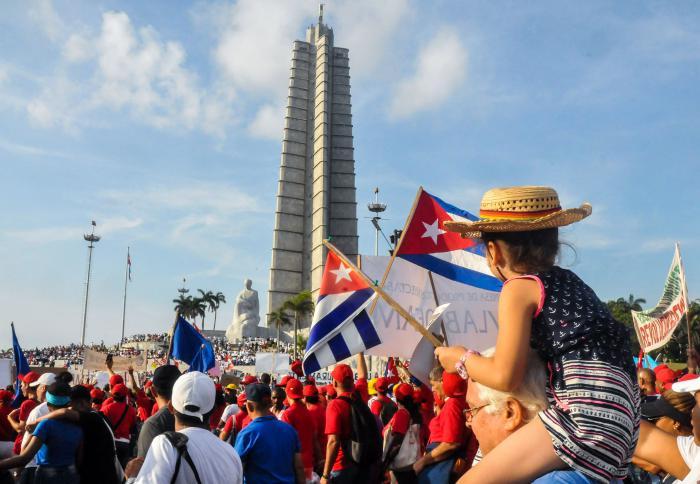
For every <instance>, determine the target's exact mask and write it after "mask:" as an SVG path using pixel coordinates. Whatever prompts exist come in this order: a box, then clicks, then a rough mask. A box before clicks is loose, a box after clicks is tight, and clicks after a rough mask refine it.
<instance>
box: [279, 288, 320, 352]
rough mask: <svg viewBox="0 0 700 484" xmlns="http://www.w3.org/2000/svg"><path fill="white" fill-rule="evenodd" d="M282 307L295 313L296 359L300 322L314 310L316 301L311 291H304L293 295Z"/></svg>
mask: <svg viewBox="0 0 700 484" xmlns="http://www.w3.org/2000/svg"><path fill="white" fill-rule="evenodd" d="M282 309H284V310H286V311H291V312H293V313H294V359H295V360H296V359H297V332H298V331H299V322H300V321H301V319H302V318H304V317H306V316H307V315H309V314H311V313H312V312H313V310H314V301H313V298H312V296H311V291H302V292H300V293H299V294H297V295H296V296H293V297H291V298H289V299H287V300H286V301H285V303H284V304H283V305H282Z"/></svg>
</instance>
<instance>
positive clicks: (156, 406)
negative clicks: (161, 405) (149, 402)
mask: <svg viewBox="0 0 700 484" xmlns="http://www.w3.org/2000/svg"><path fill="white" fill-rule="evenodd" d="M156 412H158V402H153V407H151V415H155V414H156Z"/></svg>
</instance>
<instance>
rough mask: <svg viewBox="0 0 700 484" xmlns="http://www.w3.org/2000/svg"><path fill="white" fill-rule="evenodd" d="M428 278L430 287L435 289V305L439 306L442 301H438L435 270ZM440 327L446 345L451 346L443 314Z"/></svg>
mask: <svg viewBox="0 0 700 484" xmlns="http://www.w3.org/2000/svg"><path fill="white" fill-rule="evenodd" d="M428 279H430V287H431V288H432V290H433V300H435V307H438V306H440V301H438V295H437V291H436V290H435V281H434V280H433V271H428ZM440 329H442V337H443V338H445V346H450V343H449V341H447V329H446V328H445V320H444V319H443V317H442V316H440Z"/></svg>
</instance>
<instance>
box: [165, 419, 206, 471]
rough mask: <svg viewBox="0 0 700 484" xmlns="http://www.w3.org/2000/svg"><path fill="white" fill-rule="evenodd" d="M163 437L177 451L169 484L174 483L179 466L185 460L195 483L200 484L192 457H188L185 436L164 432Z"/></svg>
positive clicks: (178, 433) (170, 431)
mask: <svg viewBox="0 0 700 484" xmlns="http://www.w3.org/2000/svg"><path fill="white" fill-rule="evenodd" d="M163 435H165V438H166V439H168V441H169V442H170V443H171V444H172V446H173V447H174V448H175V450H176V451H177V461H176V462H175V472H174V473H173V477H172V479H170V484H174V482H175V481H176V480H177V475H178V474H179V473H180V464H182V459H185V461H186V462H187V463H188V464H189V466H190V468H191V469H192V473H193V474H194V478H195V480H196V481H197V484H202V480H201V479H200V478H199V473H198V472H197V468H196V467H195V466H194V462H193V461H192V457H190V453H189V452H188V451H187V436H186V435H185V434H183V433H180V432H175V431H172V430H169V431H167V432H164V433H163Z"/></svg>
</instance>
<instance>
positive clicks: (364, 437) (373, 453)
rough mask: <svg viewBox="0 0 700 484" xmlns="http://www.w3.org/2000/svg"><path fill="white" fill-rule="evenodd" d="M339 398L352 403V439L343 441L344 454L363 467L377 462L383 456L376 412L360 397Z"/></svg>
mask: <svg viewBox="0 0 700 484" xmlns="http://www.w3.org/2000/svg"><path fill="white" fill-rule="evenodd" d="M338 398H339V399H340V400H344V401H345V402H347V403H348V404H349V405H350V439H348V440H345V441H343V442H341V446H342V448H343V454H345V455H346V456H347V457H348V458H349V459H350V460H351V461H352V462H354V463H355V464H357V465H359V466H361V467H365V466H371V465H374V464H376V463H377V462H379V461H380V460H381V458H382V437H381V435H380V433H379V428H378V427H377V420H376V419H375V417H374V414H373V413H372V412H371V411H370V409H369V407H368V406H367V405H365V403H364V402H363V401H362V400H361V399H359V398H352V399H351V398H348V397H338Z"/></svg>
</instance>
